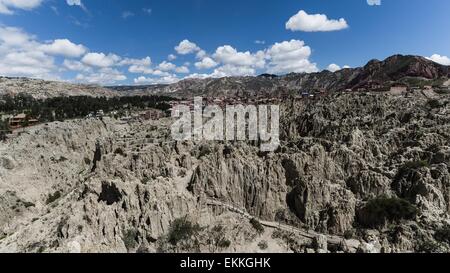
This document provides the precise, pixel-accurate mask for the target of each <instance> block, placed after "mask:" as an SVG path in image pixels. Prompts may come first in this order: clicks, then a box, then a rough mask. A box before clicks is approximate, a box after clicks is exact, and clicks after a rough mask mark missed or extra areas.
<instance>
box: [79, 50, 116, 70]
mask: <svg viewBox="0 0 450 273" xmlns="http://www.w3.org/2000/svg"><path fill="white" fill-rule="evenodd" d="M120 60H121V58H120V57H119V56H117V55H115V54H111V53H110V54H108V55H105V54H104V53H96V52H92V53H88V54H86V55H85V56H84V57H83V59H81V61H82V62H83V63H84V64H87V65H90V66H96V67H103V68H105V67H111V66H114V65H116V64H117V63H118V62H119V61H120Z"/></svg>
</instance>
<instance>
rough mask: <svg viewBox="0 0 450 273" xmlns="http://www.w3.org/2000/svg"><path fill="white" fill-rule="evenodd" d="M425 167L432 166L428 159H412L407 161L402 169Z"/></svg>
mask: <svg viewBox="0 0 450 273" xmlns="http://www.w3.org/2000/svg"><path fill="white" fill-rule="evenodd" d="M423 167H430V164H429V163H428V161H426V160H418V161H410V162H406V163H405V164H404V165H403V166H402V168H401V169H406V170H417V169H420V168H423Z"/></svg>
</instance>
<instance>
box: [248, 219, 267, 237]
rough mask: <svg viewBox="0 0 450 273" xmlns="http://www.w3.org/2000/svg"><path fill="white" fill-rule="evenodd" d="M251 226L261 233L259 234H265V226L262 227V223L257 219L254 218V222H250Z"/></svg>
mask: <svg viewBox="0 0 450 273" xmlns="http://www.w3.org/2000/svg"><path fill="white" fill-rule="evenodd" d="M250 224H251V225H252V227H253V228H254V229H255V230H256V231H257V232H258V233H259V234H263V233H264V226H263V225H261V223H260V222H259V221H258V220H256V219H255V218H253V219H252V220H250Z"/></svg>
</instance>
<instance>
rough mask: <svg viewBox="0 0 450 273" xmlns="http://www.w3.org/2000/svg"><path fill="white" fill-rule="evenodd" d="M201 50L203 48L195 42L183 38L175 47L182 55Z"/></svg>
mask: <svg viewBox="0 0 450 273" xmlns="http://www.w3.org/2000/svg"><path fill="white" fill-rule="evenodd" d="M200 50H201V49H200V48H199V47H198V46H197V45H196V44H195V43H192V42H190V41H189V40H183V41H181V42H180V44H179V45H178V46H176V47H175V51H176V52H177V53H178V54H180V55H187V54H191V53H194V52H197V51H200Z"/></svg>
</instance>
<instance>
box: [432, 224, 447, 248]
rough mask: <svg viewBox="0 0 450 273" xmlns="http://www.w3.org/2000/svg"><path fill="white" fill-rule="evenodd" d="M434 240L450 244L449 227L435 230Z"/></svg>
mask: <svg viewBox="0 0 450 273" xmlns="http://www.w3.org/2000/svg"><path fill="white" fill-rule="evenodd" d="M434 238H435V239H436V240H437V241H439V242H445V243H448V244H450V225H445V226H443V227H441V228H439V229H438V230H436V232H435V234H434Z"/></svg>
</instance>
